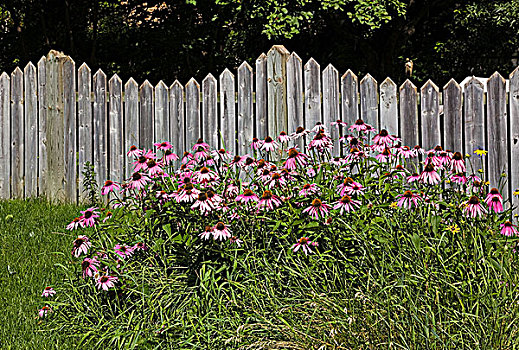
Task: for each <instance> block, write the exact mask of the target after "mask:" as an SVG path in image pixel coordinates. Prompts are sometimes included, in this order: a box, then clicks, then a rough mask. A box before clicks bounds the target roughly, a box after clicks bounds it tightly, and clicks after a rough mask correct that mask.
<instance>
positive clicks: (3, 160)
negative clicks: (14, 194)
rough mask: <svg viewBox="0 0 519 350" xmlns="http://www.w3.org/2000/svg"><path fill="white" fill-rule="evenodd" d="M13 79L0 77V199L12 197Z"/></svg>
mask: <svg viewBox="0 0 519 350" xmlns="http://www.w3.org/2000/svg"><path fill="white" fill-rule="evenodd" d="M10 92H11V78H10V77H9V75H8V74H7V73H5V72H3V73H2V75H0V126H1V128H0V137H1V139H0V197H1V198H3V199H9V198H10V197H11V186H10V181H9V178H10V176H11V144H10V138H11V137H10V134H11V98H10Z"/></svg>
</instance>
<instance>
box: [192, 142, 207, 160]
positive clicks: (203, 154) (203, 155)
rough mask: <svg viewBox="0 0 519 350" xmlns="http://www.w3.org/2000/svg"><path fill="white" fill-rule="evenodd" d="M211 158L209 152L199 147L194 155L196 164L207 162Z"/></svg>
mask: <svg viewBox="0 0 519 350" xmlns="http://www.w3.org/2000/svg"><path fill="white" fill-rule="evenodd" d="M209 156H210V153H209V150H208V149H206V148H204V147H202V146H199V147H198V148H197V149H196V150H195V153H194V154H193V158H194V159H195V161H196V162H203V161H205V160H207V159H208V158H209Z"/></svg>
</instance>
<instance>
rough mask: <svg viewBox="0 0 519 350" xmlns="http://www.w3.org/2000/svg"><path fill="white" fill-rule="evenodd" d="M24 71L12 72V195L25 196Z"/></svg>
mask: <svg viewBox="0 0 519 350" xmlns="http://www.w3.org/2000/svg"><path fill="white" fill-rule="evenodd" d="M23 130H24V116H23V72H22V71H21V69H20V68H19V67H16V69H15V70H14V72H12V73H11V197H13V198H23V197H24V190H25V184H24V182H23V181H24V178H23V172H24V167H25V165H24V164H25V163H24V131H23Z"/></svg>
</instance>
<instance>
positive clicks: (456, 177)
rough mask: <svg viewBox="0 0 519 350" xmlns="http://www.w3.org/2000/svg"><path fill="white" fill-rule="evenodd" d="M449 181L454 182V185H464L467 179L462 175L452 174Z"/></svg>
mask: <svg viewBox="0 0 519 350" xmlns="http://www.w3.org/2000/svg"><path fill="white" fill-rule="evenodd" d="M450 180H451V182H454V183H457V184H460V185H465V184H466V183H467V178H466V177H465V174H464V173H458V174H454V175H452V176H451V178H450Z"/></svg>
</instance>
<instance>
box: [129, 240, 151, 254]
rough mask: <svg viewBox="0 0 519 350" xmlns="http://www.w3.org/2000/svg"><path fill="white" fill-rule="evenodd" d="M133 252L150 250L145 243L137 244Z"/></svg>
mask: <svg viewBox="0 0 519 350" xmlns="http://www.w3.org/2000/svg"><path fill="white" fill-rule="evenodd" d="M132 250H133V251H134V252H138V251H147V250H148V247H147V246H146V244H145V243H144V242H137V243H135V244H134V245H133V247H132Z"/></svg>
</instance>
